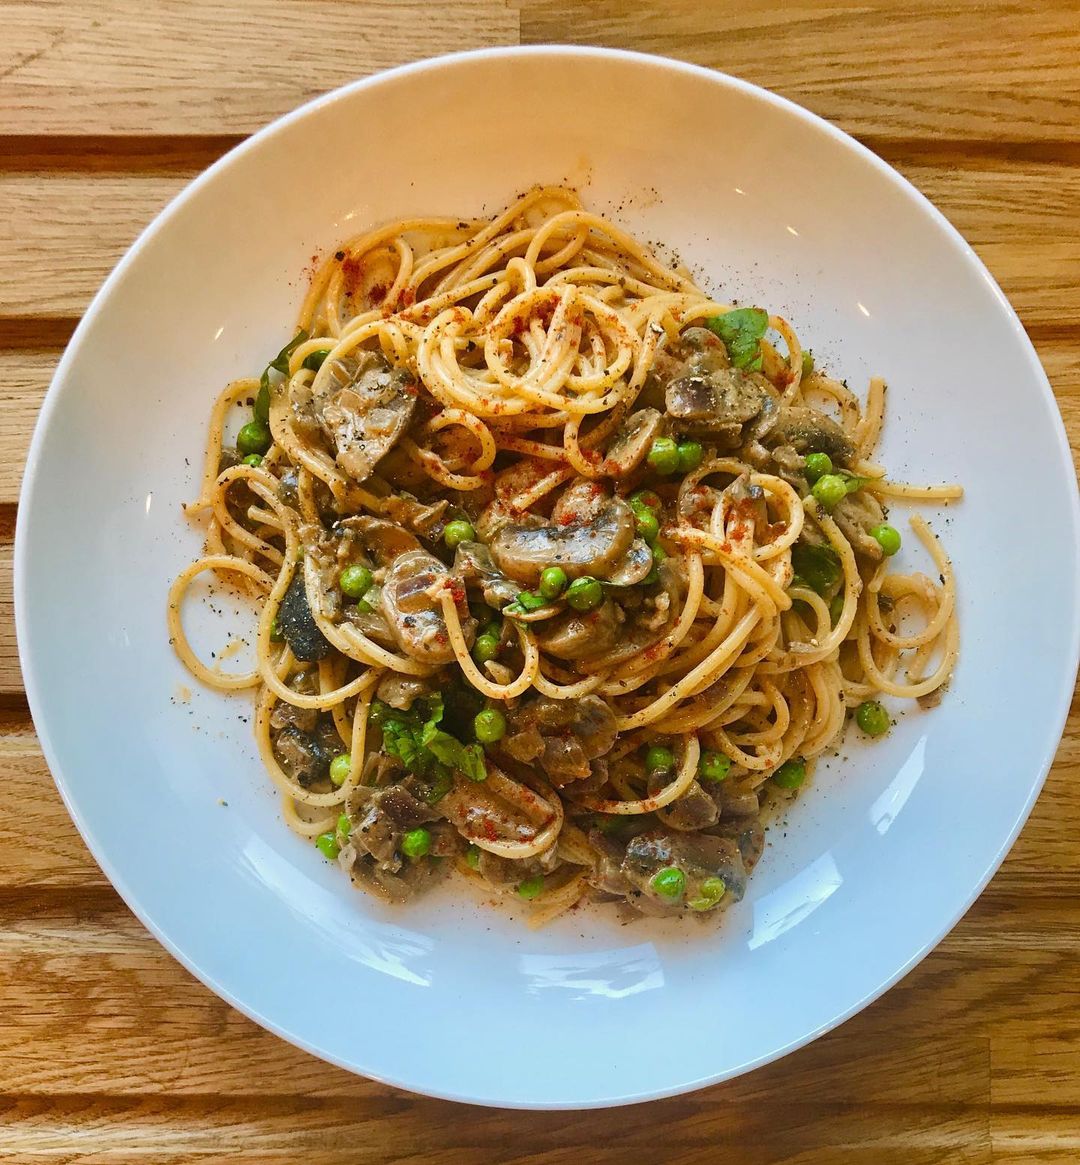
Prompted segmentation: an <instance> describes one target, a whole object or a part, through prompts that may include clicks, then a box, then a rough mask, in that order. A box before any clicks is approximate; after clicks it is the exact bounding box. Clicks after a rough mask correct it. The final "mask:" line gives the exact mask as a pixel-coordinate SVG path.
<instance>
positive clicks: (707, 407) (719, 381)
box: [664, 327, 771, 447]
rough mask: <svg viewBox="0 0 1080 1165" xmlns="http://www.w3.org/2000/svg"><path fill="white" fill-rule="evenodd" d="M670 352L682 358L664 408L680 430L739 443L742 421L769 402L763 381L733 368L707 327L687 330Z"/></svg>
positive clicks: (671, 376)
mask: <svg viewBox="0 0 1080 1165" xmlns="http://www.w3.org/2000/svg"><path fill="white" fill-rule="evenodd" d="M672 355H673V356H674V355H680V356H682V357H683V362H682V364H681V365H680V366H678V367H677V368H676V369H675V370H674V371H673V372H671V373H670V374H669V378H668V381H667V386H666V388H665V391H664V407H665V409H666V412H667V415H668V417H670V418H671V420H672V421H673V422H674V427H675V429H676V431H677V432H678V433H679V434H680V435H682V436H686V437H697V438H701V439H704V440H709V441H712V442H714V443H716V444H718V445H724V446H728V447H734V446H736V445H738V444H739V441H740V438H741V435H742V427H743V425H745V424H746V423H747V422H748V421H751V420H753V419H754V418H755V417H756V416H758V415H759V413H761V411H762V409H764V408H765V407H766V405H767V402H768V401H769V400H771V397H770V395H769V392H768V389H767V388H766V387H765V386H764V384H763V382H762V381H761V379H760V378H755V377H754V376H753V375H752V374H750V373H747V372H744V371H743V370H742V369H740V368H732V367H731V361H730V359H729V358H728V352H727V348H726V347H725V346H724V343H723V341H722V340H720V339H719V337H717V336H715V335H714V334H713V333H712V332H710V331H709V329H708V328H697V327H694V328H687V329H686V331H685V332H683V334H682V335H681V336H680V337H679V342H678V344H677V345H676V346H675V349H674V351H673V353H672ZM667 367H669V368H670V365H668V366H667Z"/></svg>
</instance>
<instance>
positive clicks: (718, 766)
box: [698, 752, 731, 784]
mask: <svg viewBox="0 0 1080 1165" xmlns="http://www.w3.org/2000/svg"><path fill="white" fill-rule="evenodd" d="M730 769H731V760H730V758H729V757H726V756H724V754H723V753H722V752H703V753H702V754H701V760H699V761H698V776H699V777H700V778H701V779H702V780H703V781H714V782H716V783H717V784H719V783H720V781H723V780H725V779H726V778H727V775H728V772H729V771H730Z"/></svg>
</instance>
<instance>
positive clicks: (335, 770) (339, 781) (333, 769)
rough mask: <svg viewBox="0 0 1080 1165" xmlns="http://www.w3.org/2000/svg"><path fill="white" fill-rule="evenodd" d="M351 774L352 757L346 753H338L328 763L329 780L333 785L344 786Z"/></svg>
mask: <svg viewBox="0 0 1080 1165" xmlns="http://www.w3.org/2000/svg"><path fill="white" fill-rule="evenodd" d="M351 772H352V756H351V755H350V754H349V753H347V752H343V753H339V754H338V755H337V756H336V757H334V759H333V760H332V761H331V762H330V780H331V781H332V782H333V783H334V784H335V785H344V784H345V782H346V781H347V780H348V779H349V773H351Z"/></svg>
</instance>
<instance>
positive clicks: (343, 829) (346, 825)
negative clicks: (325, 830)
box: [337, 813, 352, 841]
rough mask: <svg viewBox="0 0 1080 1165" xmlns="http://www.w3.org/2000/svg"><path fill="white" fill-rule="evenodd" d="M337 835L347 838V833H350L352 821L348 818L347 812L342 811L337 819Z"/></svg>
mask: <svg viewBox="0 0 1080 1165" xmlns="http://www.w3.org/2000/svg"><path fill="white" fill-rule="evenodd" d="M337 831H338V837H341V838H344V839H345V840H346V841H348V840H349V835H350V834H351V833H352V822H351V821H350V820H349V815H348V813H342V814H341V816H340V817H339V818H338V819H337Z"/></svg>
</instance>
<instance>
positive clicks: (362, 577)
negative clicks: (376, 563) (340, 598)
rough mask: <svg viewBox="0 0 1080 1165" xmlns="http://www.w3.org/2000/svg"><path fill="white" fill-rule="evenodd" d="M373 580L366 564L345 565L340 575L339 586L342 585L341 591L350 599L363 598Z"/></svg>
mask: <svg viewBox="0 0 1080 1165" xmlns="http://www.w3.org/2000/svg"><path fill="white" fill-rule="evenodd" d="M373 581H374V579H373V576H372V574H371V571H370V570H368V568H367V567H366V566H360V565H358V564H354V565H353V566H347V567H345V569H344V570H343V571H342V572H341V574H339V575H338V586H339V587H341V593H342V594H343V595H345V596H346V597H347V598H350V599H362V598H363V597H364V595H366V594H367V592H368V590H369V589H370V587H371V584H372V582H373Z"/></svg>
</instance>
